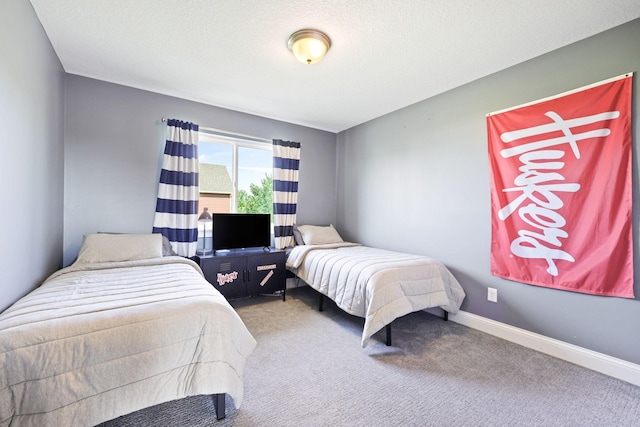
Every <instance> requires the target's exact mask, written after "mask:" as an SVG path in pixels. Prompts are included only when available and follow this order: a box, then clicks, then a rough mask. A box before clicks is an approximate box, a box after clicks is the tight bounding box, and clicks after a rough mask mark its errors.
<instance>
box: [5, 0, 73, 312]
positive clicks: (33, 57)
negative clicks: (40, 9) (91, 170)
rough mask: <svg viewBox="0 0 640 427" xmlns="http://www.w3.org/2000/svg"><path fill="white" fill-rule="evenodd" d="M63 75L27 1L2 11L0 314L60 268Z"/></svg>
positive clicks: (12, 1)
mask: <svg viewBox="0 0 640 427" xmlns="http://www.w3.org/2000/svg"><path fill="white" fill-rule="evenodd" d="M63 88H64V71H63V69H62V67H61V65H60V62H59V61H58V58H57V56H56V54H55V52H54V51H53V49H52V47H51V44H50V43H49V40H48V39H47V37H46V35H45V32H44V30H43V29H42V26H41V25H40V22H39V21H38V19H37V18H36V14H35V13H34V11H33V8H32V7H31V4H30V3H29V2H28V1H24V0H8V1H3V3H2V13H1V14H0V117H2V123H3V128H4V129H3V132H2V136H0V150H1V152H2V157H1V158H2V163H3V164H2V167H0V183H1V189H0V200H1V201H0V230H1V233H0V234H1V235H2V245H1V246H0V260H1V261H0V311H2V310H4V309H5V308H6V307H8V306H9V305H11V304H13V303H14V302H15V301H16V300H18V299H19V298H20V297H22V296H23V295H25V294H26V293H28V292H29V291H30V290H32V289H33V288H35V287H36V286H37V285H39V284H40V282H41V281H42V280H43V279H44V278H46V276H48V275H49V274H50V273H52V272H53V271H54V270H55V269H57V268H59V267H60V266H61V263H62V216H63V211H62V195H63V181H62V177H63V169H62V167H63V161H62V150H63V118H64V115H63V108H64V103H63V96H64V91H63Z"/></svg>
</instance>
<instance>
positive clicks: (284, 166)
mask: <svg viewBox="0 0 640 427" xmlns="http://www.w3.org/2000/svg"><path fill="white" fill-rule="evenodd" d="M299 167H300V143H299V142H291V141H282V140H280V139H274V140H273V225H274V234H275V244H276V249H284V248H287V247H290V246H294V244H295V242H294V240H293V224H295V222H296V206H297V204H298V169H299Z"/></svg>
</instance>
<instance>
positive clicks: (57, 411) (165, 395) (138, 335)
mask: <svg viewBox="0 0 640 427" xmlns="http://www.w3.org/2000/svg"><path fill="white" fill-rule="evenodd" d="M81 252H82V251H81ZM145 256H148V255H145ZM98 258H99V257H98ZM255 346H256V341H255V340H254V338H253V337H252V336H251V334H250V333H249V332H248V330H247V329H246V327H245V325H244V323H243V322H242V320H241V319H240V317H239V316H238V314H237V313H236V312H235V310H234V309H233V308H232V307H231V306H230V305H229V303H228V302H227V301H226V299H225V298H224V297H223V296H222V295H221V294H220V293H219V292H218V291H217V290H215V289H214V288H213V286H211V285H210V284H209V283H208V282H207V281H206V280H205V279H204V277H203V276H202V272H201V270H200V268H199V267H198V265H197V264H195V263H194V262H193V261H191V260H189V259H185V258H182V257H175V256H169V257H166V256H165V257H162V256H160V257H154V258H144V259H133V260H125V261H114V262H83V263H78V262H76V263H75V264H73V265H72V266H70V267H67V268H64V269H62V270H60V271H58V272H56V273H54V274H53V275H52V276H51V277H50V278H48V279H47V280H46V281H45V282H44V283H43V284H42V286H40V287H39V288H37V289H36V290H34V291H33V292H31V293H30V294H28V295H27V296H25V297H24V298H22V299H20V300H19V301H17V302H16V303H15V304H14V305H12V306H11V307H10V308H8V309H7V310H5V312H3V313H2V314H0V365H1V366H2V369H1V370H0V426H9V425H11V426H44V425H52V426H53V425H56V426H64V425H66V426H93V425H96V424H98V423H101V422H104V421H107V420H110V419H113V418H116V417H118V416H120V415H124V414H127V413H130V412H133V411H136V410H139V409H142V408H145V407H148V406H152V405H155V404H158V403H162V402H167V401H170V400H175V399H179V398H183V397H186V396H191V395H200V394H214V395H218V396H217V398H218V399H219V398H220V396H222V397H224V396H223V395H222V394H223V393H226V394H229V395H230V396H231V397H232V398H233V400H234V403H235V406H236V407H239V406H240V404H241V402H242V397H243V370H244V366H245V363H246V360H247V357H248V356H249V355H250V354H251V353H252V351H253V349H254V348H255ZM218 416H219V417H220V414H218Z"/></svg>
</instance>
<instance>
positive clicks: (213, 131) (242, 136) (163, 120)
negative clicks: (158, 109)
mask: <svg viewBox="0 0 640 427" xmlns="http://www.w3.org/2000/svg"><path fill="white" fill-rule="evenodd" d="M167 120H168V119H167V118H165V117H163V118H162V123H166V122H167ZM198 128H199V129H202V130H203V131H205V132H210V133H217V134H220V135H227V136H233V137H239V138H247V139H253V140H255V141H263V142H268V143H269V144H272V143H273V140H271V139H267V138H261V137H259V136H253V135H245V134H243V133H237V132H231V131H228V130H222V129H216V128H208V127H204V126H198Z"/></svg>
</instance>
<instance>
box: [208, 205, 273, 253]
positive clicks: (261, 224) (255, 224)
mask: <svg viewBox="0 0 640 427" xmlns="http://www.w3.org/2000/svg"><path fill="white" fill-rule="evenodd" d="M212 216H213V250H214V252H215V251H218V250H222V249H244V248H257V247H269V246H271V215H269V214H239V213H235V214H234V213H214V214H212Z"/></svg>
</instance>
